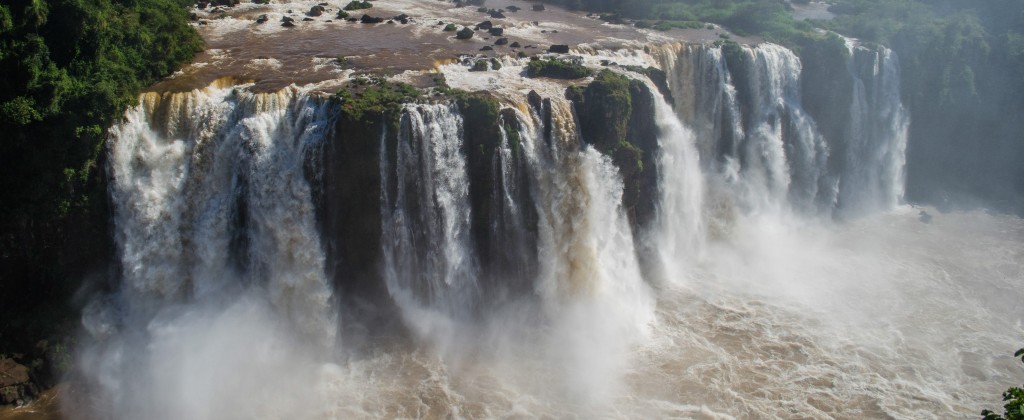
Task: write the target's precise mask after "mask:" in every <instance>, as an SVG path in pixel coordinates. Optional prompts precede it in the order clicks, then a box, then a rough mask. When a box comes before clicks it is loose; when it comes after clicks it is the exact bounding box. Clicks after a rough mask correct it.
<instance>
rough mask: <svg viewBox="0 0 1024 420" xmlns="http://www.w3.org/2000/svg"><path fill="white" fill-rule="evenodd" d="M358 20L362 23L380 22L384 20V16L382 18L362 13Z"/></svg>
mask: <svg viewBox="0 0 1024 420" xmlns="http://www.w3.org/2000/svg"><path fill="white" fill-rule="evenodd" d="M359 21H360V22H362V23H381V22H384V18H382V17H374V16H370V15H363V17H362V18H360V19H359Z"/></svg>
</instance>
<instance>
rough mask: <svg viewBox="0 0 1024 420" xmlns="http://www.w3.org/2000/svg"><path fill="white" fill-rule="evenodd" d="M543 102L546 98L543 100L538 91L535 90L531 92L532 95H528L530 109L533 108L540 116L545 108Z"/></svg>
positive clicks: (527, 100)
mask: <svg viewBox="0 0 1024 420" xmlns="http://www.w3.org/2000/svg"><path fill="white" fill-rule="evenodd" d="M543 100H544V98H541V97H540V94H539V93H537V91H535V90H531V91H530V93H527V94H526V103H528V104H530V107H531V108H533V110H534V111H536V112H537V114H538V115H539V114H540V111H541V109H542V108H543V106H542V103H543Z"/></svg>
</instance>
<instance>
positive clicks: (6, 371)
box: [0, 359, 39, 406]
mask: <svg viewBox="0 0 1024 420" xmlns="http://www.w3.org/2000/svg"><path fill="white" fill-rule="evenodd" d="M38 394H39V389H37V388H36V385H35V384H34V383H32V378H31V377H29V375H28V368H27V367H25V366H23V365H20V364H18V363H17V362H15V361H14V359H0V405H4V404H15V405H18V406H21V405H24V404H25V403H27V402H29V401H31V400H32V399H33V398H35V397H36V396H37V395H38Z"/></svg>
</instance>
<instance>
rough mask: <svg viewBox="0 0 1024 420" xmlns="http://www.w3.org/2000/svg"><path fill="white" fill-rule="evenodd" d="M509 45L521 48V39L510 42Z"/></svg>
mask: <svg viewBox="0 0 1024 420" xmlns="http://www.w3.org/2000/svg"><path fill="white" fill-rule="evenodd" d="M509 47H512V48H519V47H521V45H519V41H516V42H513V43H511V44H509Z"/></svg>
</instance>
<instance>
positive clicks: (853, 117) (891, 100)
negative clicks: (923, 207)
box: [838, 39, 910, 216]
mask: <svg viewBox="0 0 1024 420" xmlns="http://www.w3.org/2000/svg"><path fill="white" fill-rule="evenodd" d="M847 48H848V49H849V51H850V54H851V55H852V56H853V59H852V60H850V62H849V65H848V67H847V71H848V72H849V76H850V78H851V79H853V95H852V101H851V102H852V103H851V104H850V118H849V120H848V121H849V124H848V127H847V136H846V139H845V146H846V154H845V156H844V157H845V159H844V160H843V169H842V175H841V176H840V179H841V182H840V184H839V198H838V199H839V203H840V208H841V209H842V215H844V216H856V215H860V214H865V213H870V212H873V211H877V210H882V209H888V208H892V207H893V206H895V205H896V204H898V203H899V202H900V200H902V199H903V188H904V169H903V168H904V165H905V164H906V148H907V138H908V137H907V136H908V129H909V126H910V117H909V114H908V113H907V111H906V109H904V107H903V104H902V102H901V101H900V80H899V60H898V58H897V57H896V55H895V54H894V53H893V52H892V51H891V50H889V49H888V48H885V47H877V48H876V49H868V48H865V47H861V46H858V45H856V43H855V42H854V41H853V40H849V39H848V40H847Z"/></svg>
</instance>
